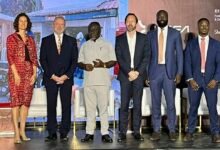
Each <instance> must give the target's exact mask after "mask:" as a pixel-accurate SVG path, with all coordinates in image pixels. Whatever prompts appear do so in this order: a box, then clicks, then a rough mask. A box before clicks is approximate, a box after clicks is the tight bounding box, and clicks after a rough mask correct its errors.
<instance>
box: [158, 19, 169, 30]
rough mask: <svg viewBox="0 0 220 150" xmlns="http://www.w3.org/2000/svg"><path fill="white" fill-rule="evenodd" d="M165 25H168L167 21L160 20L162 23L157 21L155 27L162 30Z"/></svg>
mask: <svg viewBox="0 0 220 150" xmlns="http://www.w3.org/2000/svg"><path fill="white" fill-rule="evenodd" d="M167 24H168V20H162V21H159V20H157V25H158V26H159V27H160V28H164V27H165V26H166V25H167Z"/></svg>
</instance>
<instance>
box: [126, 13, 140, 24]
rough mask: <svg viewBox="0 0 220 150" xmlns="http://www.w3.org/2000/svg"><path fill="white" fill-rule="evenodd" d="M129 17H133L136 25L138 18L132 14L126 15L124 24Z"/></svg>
mask: <svg viewBox="0 0 220 150" xmlns="http://www.w3.org/2000/svg"><path fill="white" fill-rule="evenodd" d="M129 16H134V17H135V20H136V23H138V17H137V16H136V15H135V14H134V13H128V14H127V15H126V17H125V22H126V21H127V19H128V17H129Z"/></svg>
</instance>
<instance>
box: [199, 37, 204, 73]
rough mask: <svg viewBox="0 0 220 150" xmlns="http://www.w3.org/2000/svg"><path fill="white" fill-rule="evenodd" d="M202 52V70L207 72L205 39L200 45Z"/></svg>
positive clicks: (202, 39)
mask: <svg viewBox="0 0 220 150" xmlns="http://www.w3.org/2000/svg"><path fill="white" fill-rule="evenodd" d="M200 52H201V70H202V72H205V38H204V37H202V38H201V43H200Z"/></svg>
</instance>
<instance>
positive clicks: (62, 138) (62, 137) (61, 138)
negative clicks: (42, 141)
mask: <svg viewBox="0 0 220 150" xmlns="http://www.w3.org/2000/svg"><path fill="white" fill-rule="evenodd" d="M68 140H69V138H68V136H67V135H66V134H60V141H61V142H67V141H68Z"/></svg>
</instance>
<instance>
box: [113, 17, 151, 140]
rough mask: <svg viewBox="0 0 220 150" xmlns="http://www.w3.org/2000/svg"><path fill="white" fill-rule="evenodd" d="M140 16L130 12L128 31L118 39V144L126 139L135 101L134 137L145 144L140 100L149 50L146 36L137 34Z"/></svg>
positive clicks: (127, 19)
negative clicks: (119, 87)
mask: <svg viewBox="0 0 220 150" xmlns="http://www.w3.org/2000/svg"><path fill="white" fill-rule="evenodd" d="M137 22H138V19H137V16H136V15H135V14H133V13H129V14H128V15H127V16H126V18H125V24H126V27H127V32H125V33H124V34H122V35H120V36H118V37H117V39H116V48H115V49H116V57H117V61H118V64H119V68H120V71H119V75H118V79H119V81H120V85H121V108H120V118H119V119H120V127H119V130H120V134H119V139H118V142H122V141H125V140H126V132H127V125H128V108H129V102H130V99H131V98H132V99H133V105H134V106H133V118H134V120H133V127H134V134H133V135H134V138H135V139H136V140H139V141H143V140H144V138H143V137H142V136H141V134H140V126H141V100H142V94H143V87H144V80H145V79H146V68H147V64H148V58H147V57H148V49H147V41H146V36H145V35H144V34H142V33H139V32H137V31H136V24H137Z"/></svg>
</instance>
